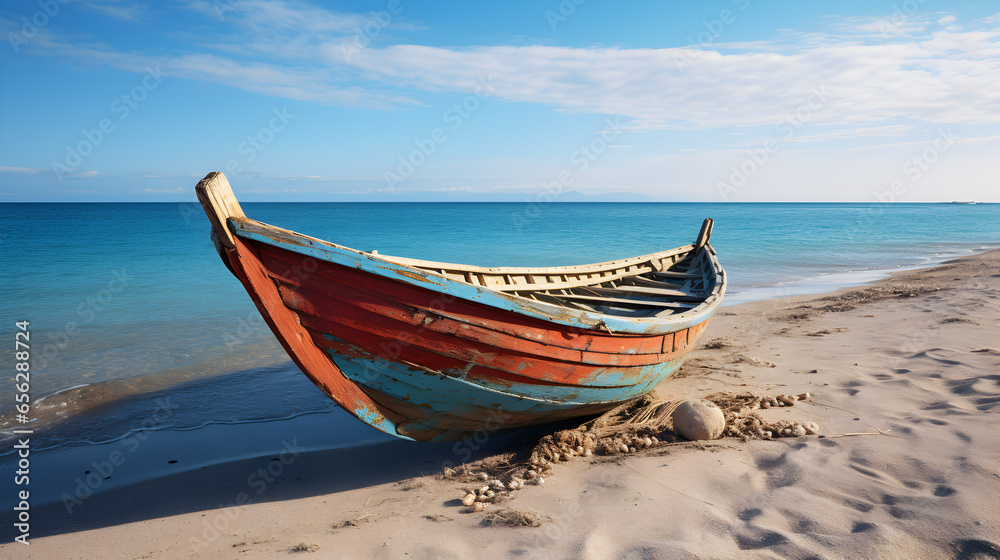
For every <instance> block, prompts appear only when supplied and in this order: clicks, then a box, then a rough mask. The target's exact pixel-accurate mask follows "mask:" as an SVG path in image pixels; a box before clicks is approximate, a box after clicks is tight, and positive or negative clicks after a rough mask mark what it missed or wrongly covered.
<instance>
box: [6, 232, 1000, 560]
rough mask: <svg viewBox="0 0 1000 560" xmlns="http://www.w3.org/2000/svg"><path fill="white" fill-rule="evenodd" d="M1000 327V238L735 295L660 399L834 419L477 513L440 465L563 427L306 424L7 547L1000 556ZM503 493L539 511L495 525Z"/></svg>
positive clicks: (604, 470) (578, 464) (102, 554)
mask: <svg viewBox="0 0 1000 560" xmlns="http://www.w3.org/2000/svg"><path fill="white" fill-rule="evenodd" d="M998 333H1000V251H990V252H987V253H983V254H979V255H973V256H970V257H965V258H962V259H958V260H955V261H951V262H948V263H946V264H944V265H942V266H938V267H935V268H930V269H923V270H915V271H907V272H902V273H897V274H895V275H893V276H892V277H891V278H888V279H886V280H883V281H880V282H877V283H875V284H873V285H869V286H863V287H856V288H846V289H842V290H839V291H837V292H834V293H829V294H820V295H812V296H798V297H790V298H783V299H776V300H769V301H763V302H755V303H746V304H741V305H738V306H732V307H726V308H723V309H721V310H720V311H719V312H718V313H717V314H716V316H715V317H714V318H713V319H712V323H711V324H710V326H709V328H708V330H707V331H706V333H705V335H704V336H703V338H702V339H701V345H700V347H699V348H698V349H697V350H696V351H695V352H694V353H692V354H691V355H690V357H689V358H688V360H687V362H686V363H685V365H684V366H683V368H682V370H681V373H680V374H679V377H678V378H676V379H674V380H671V381H668V382H666V383H665V384H663V385H661V386H660V388H658V389H657V393H658V396H659V397H661V398H664V399H666V398H670V399H676V398H703V397H708V396H711V395H715V394H718V393H720V392H726V391H728V392H731V393H735V394H741V393H747V392H751V393H755V394H757V395H763V396H768V395H777V394H798V393H804V392H809V393H811V394H812V400H810V401H808V402H799V403H796V405H795V406H792V407H782V408H773V409H768V410H764V411H762V415H764V416H765V417H767V418H768V419H771V420H781V419H793V420H796V421H812V422H815V423H817V424H818V425H819V427H820V435H819V436H816V435H810V436H805V437H794V438H779V439H774V440H762V439H738V438H724V439H720V440H715V441H710V442H684V443H674V444H669V445H660V446H656V447H652V448H650V449H644V450H640V451H639V452H637V453H634V454H631V453H630V454H628V455H614V456H600V455H595V456H593V457H586V458H576V459H574V460H572V461H569V462H566V463H561V464H559V465H557V466H556V468H555V470H554V473H553V474H552V476H549V477H547V478H546V482H545V483H544V484H542V485H529V486H527V487H526V488H524V489H522V490H519V491H517V492H515V493H514V494H513V496H512V497H511V498H510V499H509V500H507V501H506V502H504V503H502V504H490V505H488V506H486V512H484V513H465V512H464V510H463V508H462V506H461V504H460V501H459V499H460V498H461V496H462V492H461V489H462V488H463V487H464V486H466V485H463V484H461V483H458V482H455V481H453V480H447V479H442V478H441V477H440V476H439V475H440V473H441V471H442V469H443V468H444V467H446V466H455V465H457V464H460V463H462V462H463V461H465V460H475V459H480V458H482V457H484V456H489V455H491V454H496V453H503V452H507V451H510V450H512V449H524V448H525V447H527V448H529V449H530V447H531V446H532V445H533V443H534V442H535V441H537V439H538V438H539V437H540V436H542V435H545V434H546V433H551V432H552V431H553V428H551V427H550V428H543V429H540V430H528V431H524V432H520V433H515V434H489V435H485V434H484V437H483V438H481V441H474V440H467V441H464V442H458V443H456V444H435V445H428V444H418V443H410V442H403V441H393V442H388V443H383V444H378V445H370V446H364V447H359V448H355V449H348V450H342V449H341V450H332V451H322V452H309V453H306V452H301V451H300V450H299V449H297V448H296V443H295V435H294V434H289V436H288V445H287V447H286V449H285V451H283V452H282V453H280V454H278V455H274V456H268V457H260V458H254V459H247V460H242V461H238V462H232V463H227V464H223V465H216V466H211V467H205V468H201V469H197V470H194V471H190V472H186V473H183V474H180V475H176V476H172V477H169V478H162V479H157V480H154V481H152V482H146V483H142V484H138V485H134V486H130V487H126V488H122V489H118V490H114V491H110V492H105V493H98V494H95V495H94V496H92V497H90V498H89V499H88V500H86V502H85V503H84V504H82V505H80V506H79V507H76V508H75V509H74V512H73V514H68V513H67V510H66V508H65V507H63V505H62V504H55V505H52V506H49V507H47V508H42V509H38V510H33V512H32V513H33V515H32V520H31V529H32V530H31V539H30V541H31V544H30V545H29V546H24V545H22V544H19V543H8V544H5V545H3V546H0V550H2V552H0V554H2V555H3V557H4V558H11V559H15V558H36V559H51V558H104V559H118V558H121V559H136V558H191V557H205V558H234V559H235V558H240V559H243V558H246V559H251V558H273V557H276V556H281V557H284V556H285V555H286V554H292V555H293V557H295V556H301V557H304V558H310V557H316V558H506V557H515V558H595V559H596V558H659V559H663V558H773V557H783V558H784V557H787V558H900V559H903V558H906V559H912V558H1000V501H998V500H997V496H1000V430H997V418H998V416H997V413H998V412H1000V367H998V366H1000V337H998ZM565 427H566V426H563V428H565ZM252 428H253V424H250V425H249V430H250V431H248V432H247V431H245V432H244V434H243V435H244V437H253V433H252ZM8 501H9V500H8ZM501 508H504V509H514V510H519V511H524V512H530V513H531V514H532V516H533V517H534V518H535V519H538V520H539V521H540V524H539V525H538V526H534V527H505V526H500V527H496V526H494V527H486V526H483V523H482V522H483V520H484V519H485V518H486V517H485V514H486V513H489V512H490V511H496V510H500V509H501ZM7 514H8V512H5V514H4V515H5V517H4V519H5V520H6V519H9V518H8V517H6V515H7ZM536 514H537V515H536ZM5 525H7V526H8V527H9V524H7V523H6V522H5Z"/></svg>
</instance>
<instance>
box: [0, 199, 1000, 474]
mask: <svg viewBox="0 0 1000 560" xmlns="http://www.w3.org/2000/svg"><path fill="white" fill-rule="evenodd" d="M244 210H245V212H246V213H247V215H249V216H251V217H253V218H256V219H259V220H261V221H264V222H268V223H272V224H275V225H280V226H282V227H286V228H289V229H293V230H296V231H299V232H302V233H305V234H308V235H312V236H314V237H319V238H323V239H327V240H330V241H333V242H336V243H340V244H343V245H347V246H350V247H354V248H358V249H364V250H372V249H377V250H378V251H379V252H380V253H381V254H384V255H400V256H407V257H415V258H423V259H432V260H441V261H452V262H463V263H471V264H479V265H487V266H510V265H516V266H549V265H570V264H582V263H587V262H597V261H603V260H610V259H614V258H621V257H628V256H634V255H638V254H643V253H651V252H654V251H657V250H661V249H666V248H671V247H675V246H678V245H682V244H685V243H690V242H691V241H693V240H694V238H695V236H696V235H697V232H698V229H699V227H700V224H701V221H702V219H703V218H706V217H711V218H714V219H715V221H716V225H715V231H714V234H713V238H712V243H713V245H714V246H715V247H716V249H717V250H718V253H719V256H720V260H721V262H722V264H723V266H724V267H725V268H726V270H727V272H728V274H729V279H730V290H729V294H728V296H727V299H728V301H729V302H737V301H746V300H749V299H754V298H764V297H774V296H779V295H788V294H791V293H799V292H802V291H809V290H813V291H816V290H820V289H832V288H835V287H837V286H841V285H846V284H850V283H857V282H861V281H865V280H867V279H870V278H871V273H872V272H874V271H883V270H895V269H897V268H899V267H912V266H921V265H927V264H933V263H934V262H939V261H940V260H943V259H945V258H948V257H951V256H958V255H962V254H968V253H971V252H975V251H979V250H982V249H985V248H991V247H997V246H1000V205H997V204H977V205H960V204H896V205H886V206H883V205H873V204H702V203H685V204H656V203H560V204H550V205H532V204H522V203H454V204H451V203H427V204H422V203H401V204H383V203H370V204H369V203H316V204H298V203H295V204H291V203H289V204H284V203H248V204H245V205H244ZM208 230H209V224H208V220H207V219H206V218H205V215H204V213H203V212H202V210H201V208H200V207H199V206H197V205H196V204H190V203H185V204H167V203H164V204H130V203H122V204H0V231H2V232H4V234H3V236H2V237H0V262H2V263H3V266H2V267H0V301H3V318H4V320H5V321H6V322H7V324H6V327H4V328H3V329H0V332H7V333H8V335H9V337H10V338H11V339H12V338H13V332H14V322H15V321H23V320H28V321H30V326H31V342H32V356H33V358H32V378H31V384H32V391H31V394H32V398H33V399H35V401H36V402H35V404H34V407H33V416H34V417H35V418H36V420H35V422H34V423H33V426H34V427H36V428H38V429H44V430H45V434H46V435H45V438H44V440H43V443H42V445H43V447H47V448H55V447H65V446H73V445H82V444H87V443H96V442H107V441H114V440H116V439H120V438H122V437H125V436H126V435H128V434H129V433H132V432H135V431H136V430H144V429H146V430H159V429H173V430H196V429H199V428H201V427H204V426H207V425H211V424H226V423H243V422H261V421H269V420H274V419H281V418H292V417H296V416H301V415H305V414H314V413H329V414H331V418H334V417H335V418H336V422H344V421H347V420H344V419H343V418H342V417H341V416H340V415H339V413H337V412H336V411H335V407H334V405H333V404H332V403H331V402H330V401H329V400H328V399H327V398H326V397H325V396H324V395H323V394H322V393H320V391H319V390H318V389H316V388H315V387H313V385H312V384H311V383H310V382H309V381H308V380H307V379H306V378H305V376H303V375H302V374H301V373H299V372H298V370H297V369H296V368H295V366H294V365H293V364H292V363H291V362H290V360H289V359H288V357H287V356H286V355H285V354H284V352H283V350H282V349H281V348H280V346H279V345H278V344H277V343H276V342H275V340H274V339H273V337H272V335H271V334H270V332H269V331H268V330H267V328H266V327H265V326H264V323H263V321H262V320H261V319H260V316H259V315H258V314H257V311H256V309H255V308H254V306H253V304H252V303H251V302H250V300H249V298H248V297H247V295H246V293H245V292H244V291H243V288H242V286H241V285H240V283H239V282H238V281H237V280H236V279H235V278H233V277H232V275H231V274H230V273H229V272H228V270H227V269H226V268H225V267H224V266H223V265H222V263H221V261H220V260H219V258H218V256H217V255H216V253H215V250H214V248H213V247H212V244H211V242H210V240H209V237H208ZM9 346H10V345H4V348H5V350H4V352H3V353H2V356H3V358H2V360H3V363H5V364H12V363H13V355H12V352H11V350H10V349H9ZM6 371H12V369H11V368H7V370H6ZM4 382H5V383H6V386H7V387H9V388H12V387H13V383H14V379H13V375H12V374H8V378H7V379H5V381H4ZM12 393H13V390H12V389H5V390H3V391H0V395H8V397H7V398H4V401H5V402H0V411H7V412H8V413H7V414H4V416H3V417H2V422H3V424H2V425H0V439H3V437H4V433H5V432H6V433H7V435H8V436H9V430H10V427H11V425H10V423H9V422H10V421H11V417H10V414H9V411H10V409H11V407H12V406H13V404H14V403H13V397H12V396H11V395H12ZM167 397H169V398H170V399H171V402H172V403H173V404H174V408H173V412H172V413H171V415H170V416H169V418H167V419H166V420H164V421H158V422H157V423H156V424H155V425H151V426H149V425H147V426H142V420H144V419H145V418H146V417H148V416H149V415H150V412H149V411H150V410H151V409H153V408H155V402H156V399H163V398H167ZM7 449H9V448H8V447H6V446H5V447H4V449H3V450H0V455H2V454H4V453H7V454H9V453H10V452H9V451H7Z"/></svg>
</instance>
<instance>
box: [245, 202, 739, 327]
mask: <svg viewBox="0 0 1000 560" xmlns="http://www.w3.org/2000/svg"><path fill="white" fill-rule="evenodd" d="M226 224H227V226H228V228H229V230H230V231H231V232H232V233H233V234H235V235H239V236H241V237H246V238H249V239H253V240H256V241H258V242H262V243H267V244H271V245H274V246H277V247H281V248H284V249H287V250H289V251H292V252H295V253H299V254H303V255H308V256H313V257H316V258H320V259H322V260H324V261H327V262H332V263H334V264H340V265H342V266H353V267H356V268H358V269H360V270H363V271H365V272H368V273H372V274H378V275H380V276H388V274H386V271H387V270H388V271H392V272H393V273H395V274H396V275H397V276H398V277H393V278H392V279H393V280H396V281H400V282H404V283H408V284H411V285H414V286H419V287H422V288H424V289H428V290H431V291H435V292H439V293H449V292H459V293H456V294H454V297H461V298H463V299H468V300H474V301H477V302H479V303H482V304H485V305H489V306H491V307H498V308H501V309H506V310H508V311H513V312H515V313H521V314H524V315H529V316H533V317H536V318H539V319H542V320H544V321H548V322H555V323H559V324H563V325H567V326H571V327H579V328H585V329H590V330H594V329H599V330H602V331H604V332H606V333H609V334H612V335H614V334H616V333H622V334H650V335H651V334H664V333H670V332H675V331H678V330H683V329H685V328H688V327H690V326H693V325H696V324H698V323H700V322H702V321H705V320H707V319H708V318H710V317H711V315H712V314H713V313H714V312H715V309H716V308H717V307H718V303H719V302H720V300H721V298H722V296H723V295H724V293H725V289H726V283H727V282H726V275H725V271H724V270H723V269H722V267H721V265H719V262H718V257H717V255H716V253H715V249H714V248H713V247H712V246H711V244H709V243H706V244H705V245H704V246H703V247H701V249H697V248H695V245H694V244H689V245H682V246H680V247H676V248H674V249H667V250H664V251H658V252H656V253H650V254H648V255H640V256H637V257H631V258H628V259H617V260H614V261H606V262H604V263H594V264H591V265H577V267H578V268H586V267H596V266H601V265H607V264H609V263H618V262H630V263H631V262H635V263H643V262H647V261H649V260H652V259H655V258H664V257H669V256H674V255H678V254H681V253H683V252H684V251H685V250H686V251H687V252H688V253H690V252H692V251H698V250H703V251H704V255H705V256H706V257H707V258H708V259H709V260H710V263H709V266H710V268H711V269H712V270H713V271H714V273H715V284H714V286H713V290H712V292H711V293H709V294H708V295H706V296H705V298H704V300H702V301H701V303H699V304H698V305H697V306H696V307H694V308H692V309H690V310H688V311H684V312H682V313H676V314H672V315H668V316H657V315H653V316H648V317H629V316H623V315H613V314H607V313H601V312H599V311H588V310H583V309H574V308H570V307H563V306H558V305H554V304H550V303H546V302H543V301H538V300H534V299H530V298H527V297H524V296H520V295H517V294H514V293H508V292H504V291H500V290H495V289H492V288H490V287H488V286H479V285H476V284H472V283H469V282H463V281H459V280H455V279H452V278H449V277H447V276H445V275H443V274H440V273H437V272H435V271H433V270H427V269H424V268H420V267H416V266H412V265H410V264H406V263H403V262H397V261H395V260H393V257H383V256H382V255H379V254H374V253H369V252H366V251H361V250H359V249H352V248H350V247H345V246H343V245H338V244H336V243H332V242H329V241H325V240H323V239H319V238H315V237H311V236H308V235H305V234H301V233H298V232H295V231H292V230H288V229H285V228H281V227H278V226H273V225H271V224H267V223H264V222H261V221H258V220H254V219H252V218H246V217H243V216H240V217H229V218H228V219H227V220H226ZM255 230H256V231H255ZM268 234H270V235H268ZM338 257H340V258H338ZM345 257H346V258H345ZM407 260H417V259H407ZM422 262H429V263H430V262H432V261H422ZM433 264H445V265H449V263H433ZM449 266H453V265H449ZM454 266H464V265H454ZM467 266H474V265H467ZM477 268H481V269H486V268H485V267H477ZM570 268H573V267H552V268H546V269H541V270H546V271H552V270H559V269H570ZM486 270H489V269H486ZM492 270H505V269H504V268H495V269H492ZM506 270H517V269H516V268H514V267H511V268H509V269H506ZM639 274H641V273H636V274H634V276H637V275H639ZM414 276H416V278H415V277H414ZM607 280H608V279H595V282H593V283H592V284H591V285H593V284H599V283H601V282H605V281H607ZM449 287H451V288H452V289H451V290H449ZM469 289H472V290H475V293H473V294H465V295H463V294H460V293H461V292H468V291H469ZM518 291H530V290H526V289H519V290H518ZM539 291H541V290H539Z"/></svg>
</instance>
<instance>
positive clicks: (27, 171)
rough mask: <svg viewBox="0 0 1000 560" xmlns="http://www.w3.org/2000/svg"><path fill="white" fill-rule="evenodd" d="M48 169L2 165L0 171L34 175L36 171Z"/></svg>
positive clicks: (40, 171)
mask: <svg viewBox="0 0 1000 560" xmlns="http://www.w3.org/2000/svg"><path fill="white" fill-rule="evenodd" d="M46 171H48V170H47V169H36V168H33V167H2V166H0V173H21V174H28V175H33V174H35V173H44V172H46Z"/></svg>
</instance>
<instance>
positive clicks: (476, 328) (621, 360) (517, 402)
mask: <svg viewBox="0 0 1000 560" xmlns="http://www.w3.org/2000/svg"><path fill="white" fill-rule="evenodd" d="M227 258H230V265H231V266H232V267H233V268H234V270H239V271H240V272H242V274H241V273H240V272H238V273H237V276H238V277H241V280H242V281H243V283H244V285H245V287H246V288H247V292H248V293H250V294H251V296H252V297H254V299H255V301H257V302H258V307H259V308H261V313H262V314H263V315H264V316H265V319H267V322H268V324H269V326H271V329H272V331H273V332H274V334H275V335H276V336H277V337H278V338H279V339H280V340H282V341H283V345H285V347H286V350H288V351H289V355H291V356H292V358H293V359H295V358H297V356H298V354H299V353H300V351H299V350H297V349H296V348H294V346H313V347H314V348H316V349H319V350H320V351H321V352H322V353H323V356H324V357H325V358H326V359H327V360H329V362H330V364H332V365H333V366H335V367H333V368H329V367H327V368H322V367H315V366H314V365H311V364H306V363H299V366H300V368H302V369H303V371H305V372H306V373H307V375H309V376H310V378H311V379H312V380H313V381H314V383H316V385H317V386H318V387H320V388H321V389H324V391H325V392H327V394H328V395H330V396H331V397H333V398H335V400H338V399H337V396H338V395H336V393H335V392H334V391H331V390H330V388H331V387H333V386H335V385H336V383H335V382H336V381H339V379H337V378H341V377H346V378H347V379H349V380H350V381H351V382H352V383H354V384H355V385H356V386H357V387H358V388H360V390H361V391H362V392H363V393H364V394H365V395H366V396H367V397H369V398H370V399H371V401H373V402H374V404H375V407H371V406H368V407H363V408H362V409H361V410H352V412H355V413H356V415H357V416H358V417H359V418H361V419H362V420H365V421H367V422H368V423H370V424H372V425H374V426H375V427H377V428H379V429H383V430H384V431H387V432H389V433H392V434H394V435H399V436H404V437H407V438H411V439H415V440H420V441H442V440H452V439H458V438H461V437H465V436H467V435H470V434H474V433H476V432H478V431H481V430H488V431H495V430H498V429H507V428H514V427H521V426H528V425H534V424H541V423H547V422H553V421H556V420H560V419H565V418H572V417H578V416H583V415H588V414H599V413H601V412H604V411H606V410H608V409H610V408H613V407H614V406H617V405H618V404H619V403H621V402H622V401H625V400H628V399H630V398H632V397H636V396H639V395H642V394H644V393H646V392H648V391H650V390H651V389H653V387H655V386H656V385H658V384H659V383H660V382H662V381H663V380H665V379H667V378H669V377H670V376H672V375H673V374H674V373H675V372H676V371H677V369H678V368H679V367H680V365H681V363H682V361H683V358H684V355H685V354H686V353H687V352H688V350H689V349H690V348H691V346H692V345H693V344H694V343H695V341H696V340H697V338H698V336H699V335H700V334H701V332H702V331H703V330H704V328H705V327H706V326H707V321H702V322H700V323H697V324H695V325H692V326H690V327H687V328H684V329H680V330H678V331H675V332H671V333H662V334H653V335H620V334H614V333H610V332H604V331H600V330H588V329H581V328H579V327H572V326H566V325H552V324H551V323H547V322H545V321H542V320H539V319H535V318H530V317H524V316H522V315H519V314H517V313H514V312H512V311H508V310H503V309H497V308H494V307H491V306H487V305H483V304H480V303H477V302H474V301H468V300H464V299H461V298H457V297H453V296H448V295H446V294H442V293H441V292H438V291H434V290H429V289H426V288H424V287H422V286H417V285H413V284H410V283H406V282H401V281H399V280H395V279H392V278H387V277H384V276H378V275H372V274H369V273H367V272H363V271H360V270H358V269H357V268H354V267H350V266H344V265H341V264H337V263H333V262H328V261H324V260H320V259H317V258H314V257H313V256H311V255H304V254H301V253H297V252H294V251H290V250H287V249H283V248H280V247H276V246H274V245H270V244H267V243H263V242H260V241H256V240H251V239H245V238H238V240H237V247H236V249H235V250H234V251H231V252H230V254H229V255H228V257H227ZM248 266H250V267H253V268H255V269H258V270H260V271H261V272H262V273H263V274H262V276H263V279H264V280H265V282H263V283H262V282H260V281H257V282H254V281H252V280H251V279H250V278H249V276H248V275H247V274H246V273H245V270H246V268H247V267H248ZM262 284H263V286H262ZM268 284H270V286H273V291H274V295H276V296H277V298H278V299H279V300H280V302H278V303H280V308H282V309H283V310H286V311H288V312H290V314H291V317H284V318H283V317H277V316H275V315H277V314H272V312H271V310H269V309H268V306H265V305H262V302H261V301H260V297H259V295H257V294H261V293H264V292H265V291H266V290H264V289H262V288H268V287H269V286H268ZM289 318H291V319H292V320H293V321H294V322H296V323H298V325H299V326H300V327H301V329H302V330H303V333H304V334H305V335H306V336H307V338H306V337H302V336H299V337H298V338H295V337H291V338H290V337H289V336H288V333H287V332H284V331H287V329H283V328H282V323H283V322H287V320H288V319H289ZM296 361H299V360H298V359H297V360H296ZM338 402H339V400H338ZM341 404H343V403H341ZM372 408H374V409H375V410H374V411H373V410H372ZM373 412H376V413H375V414H373Z"/></svg>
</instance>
